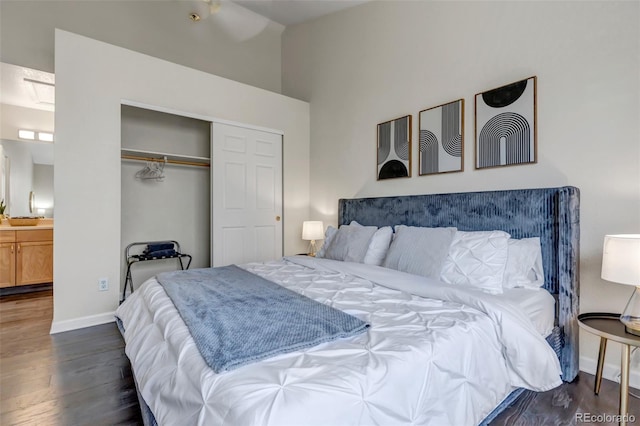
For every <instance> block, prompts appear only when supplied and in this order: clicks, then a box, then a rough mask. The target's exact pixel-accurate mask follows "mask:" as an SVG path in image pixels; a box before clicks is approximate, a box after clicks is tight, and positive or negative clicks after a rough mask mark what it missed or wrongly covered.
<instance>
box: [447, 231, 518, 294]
mask: <svg viewBox="0 0 640 426" xmlns="http://www.w3.org/2000/svg"><path fill="white" fill-rule="evenodd" d="M509 238H510V235H509V234H508V233H506V232H504V231H473V232H465V231H458V232H456V235H455V236H454V238H453V242H452V243H451V248H450V250H449V255H448V256H447V259H446V260H445V262H444V265H443V267H442V274H441V280H442V281H443V282H445V283H448V284H463V285H470V286H473V287H477V288H479V289H481V290H483V291H486V292H488V293H492V294H500V293H502V283H503V280H504V271H505V268H506V265H507V258H508V253H509V250H508V246H509V243H508V241H509Z"/></svg>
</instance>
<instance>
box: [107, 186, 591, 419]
mask: <svg viewBox="0 0 640 426" xmlns="http://www.w3.org/2000/svg"><path fill="white" fill-rule="evenodd" d="M354 221H355V222H357V223H358V224H360V225H362V226H365V227H366V226H374V227H377V228H383V227H387V226H394V225H405V226H407V227H426V228H450V227H455V228H456V229H457V231H462V232H471V231H473V232H479V231H504V232H506V233H508V234H509V235H510V236H511V238H513V239H527V238H532V237H537V238H539V239H540V247H541V261H542V265H543V271H544V272H543V273H544V279H543V281H544V283H543V288H544V290H546V292H545V291H544V290H540V291H538V292H536V291H529V296H530V297H526V298H522V297H521V295H520V293H522V292H519V291H517V289H513V291H511V290H510V291H505V292H504V293H503V294H501V295H494V294H487V293H485V292H484V291H478V290H477V289H466V288H462V289H457V288H454V287H456V286H452V285H447V284H442V283H440V282H438V281H437V280H431V281H429V279H428V278H424V277H418V278H416V276H415V275H413V274H409V273H406V272H398V271H395V270H392V269H389V268H385V267H383V266H372V265H364V264H360V263H354V262H341V261H337V260H331V259H326V258H325V259H313V258H310V257H304V256H294V257H290V258H285V259H282V260H279V261H275V262H266V263H261V264H257V263H252V264H247V265H242V268H243V269H244V270H246V271H249V272H251V273H252V274H255V275H257V276H260V277H264V278H266V279H268V280H269V281H272V282H275V283H277V284H278V285H280V286H283V287H286V288H288V289H290V290H292V291H294V292H296V293H299V294H303V295H305V296H307V297H309V298H311V299H314V300H317V301H319V302H321V303H322V304H324V305H330V306H332V307H335V308H336V309H338V310H340V311H344V312H347V313H349V314H350V315H352V316H355V317H357V318H361V319H362V320H364V321H367V322H368V323H369V325H370V327H369V328H368V330H366V331H365V332H364V333H361V334H358V335H355V336H352V337H349V338H344V339H338V340H334V341H331V342H327V343H322V344H319V345H316V346H313V347H309V348H306V349H302V350H297V351H293V352H288V353H283V354H280V355H277V356H274V357H271V358H267V359H263V360H260V361H257V362H255V363H251V364H248V365H244V366H242V367H239V368H237V369H234V370H231V371H226V372H220V373H215V372H214V371H213V370H212V369H211V368H209V366H208V365H207V364H206V363H205V361H204V360H203V359H202V356H201V355H200V353H199V351H198V348H197V347H196V345H195V343H194V342H193V339H192V338H191V336H190V334H189V329H188V328H187V326H186V325H185V323H184V321H183V320H182V318H181V317H180V315H179V314H177V312H174V311H175V306H174V305H173V303H172V301H171V299H169V298H168V297H167V296H166V293H165V290H164V289H163V288H162V286H160V285H159V284H158V282H157V280H155V279H151V280H149V281H148V282H147V283H145V284H144V285H143V286H141V287H140V288H139V289H138V290H136V292H135V293H133V294H132V296H130V297H129V298H128V299H127V301H126V302H125V303H123V305H121V307H120V308H119V309H118V311H117V313H116V315H117V318H118V324H119V326H120V327H121V331H122V332H123V336H124V338H125V342H126V348H125V351H126V353H127V356H128V357H129V359H130V360H131V364H132V370H133V372H134V376H135V379H136V385H137V387H138V391H139V395H140V397H141V407H142V410H143V417H144V418H145V423H147V424H155V422H156V421H157V423H158V424H176V422H179V423H180V424H230V425H236V424H242V425H244V424H273V425H307V424H309V425H311V424H434V425H442V424H455V425H458V424H470V425H473V424H488V422H489V421H491V420H492V419H493V418H495V416H496V415H497V414H498V413H499V412H500V411H501V410H502V409H504V408H505V407H506V406H508V404H509V403H511V402H512V401H513V400H514V399H515V398H517V396H518V395H519V393H520V392H521V391H522V390H524V389H525V388H528V389H534V390H539V391H543V390H548V389H551V388H553V387H555V386H557V385H559V383H560V374H561V377H562V380H564V381H572V380H573V379H574V378H575V377H576V375H577V372H578V331H577V329H576V317H577V311H578V288H579V285H578V256H579V191H578V189H577V188H574V187H561V188H542V189H525V190H510V191H485V192H473V193H456V194H436V195H416V196H399V197H378V198H360V199H343V200H340V201H339V217H338V224H339V225H350V224H352V223H353V222H354ZM407 229H409V228H407ZM410 229H414V228H410ZM457 231H456V232H457ZM398 235H399V234H397V235H396V237H397V236H398ZM394 243H395V241H394ZM392 245H393V243H392ZM425 280H426V281H425ZM425 283H426V284H428V285H425ZM522 290H526V289H522ZM531 295H534V296H535V297H531ZM550 295H551V296H552V297H551V296H550ZM441 298H442V299H446V300H441ZM534 298H538V299H540V301H534ZM508 299H510V300H508ZM549 299H551V305H549ZM549 306H551V308H549ZM554 306H555V308H554ZM541 307H543V308H541ZM549 310H550V311H551V312H553V314H552V315H551V320H550V322H549V319H548V318H549V315H550V314H548V313H547V314H546V315H545V314H541V312H540V311H547V312H548V311H549ZM536 315H539V316H536ZM523 318H524V319H523ZM534 318H538V319H540V320H539V321H538V320H535V319H534ZM544 318H547V319H546V321H545V319H544ZM525 323H526V324H525ZM534 323H536V324H534ZM540 342H542V344H541V343H540ZM550 354H551V355H550ZM552 358H553V359H552Z"/></svg>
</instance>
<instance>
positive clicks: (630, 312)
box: [620, 287, 640, 336]
mask: <svg viewBox="0 0 640 426" xmlns="http://www.w3.org/2000/svg"><path fill="white" fill-rule="evenodd" d="M620 322H622V323H623V324H624V328H625V330H626V331H627V333H630V334H633V335H635V336H640V287H636V289H635V291H634V292H633V294H632V295H631V298H630V299H629V303H627V306H626V307H625V308H624V311H622V314H621V315H620Z"/></svg>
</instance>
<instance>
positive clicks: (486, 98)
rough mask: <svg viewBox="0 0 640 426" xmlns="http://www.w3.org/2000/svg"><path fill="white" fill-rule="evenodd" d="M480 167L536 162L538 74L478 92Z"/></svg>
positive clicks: (477, 152) (478, 165)
mask: <svg viewBox="0 0 640 426" xmlns="http://www.w3.org/2000/svg"><path fill="white" fill-rule="evenodd" d="M475 101H476V102H475V107H476V115H475V119H476V126H475V127H476V169H483V168H488V167H500V166H509V165H515V164H527V163H535V162H536V161H537V158H536V157H537V152H536V149H537V147H536V137H537V135H536V77H535V76H534V77H530V78H528V79H526V80H521V81H517V82H515V83H511V84H507V85H506V86H502V87H498V88H497V89H493V90H489V91H487V92H484V93H478V94H477V95H476V98H475Z"/></svg>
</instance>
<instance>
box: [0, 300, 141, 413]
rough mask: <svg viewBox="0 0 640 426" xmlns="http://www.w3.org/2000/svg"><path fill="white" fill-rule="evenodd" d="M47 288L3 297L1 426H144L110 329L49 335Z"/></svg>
mask: <svg viewBox="0 0 640 426" xmlns="http://www.w3.org/2000/svg"><path fill="white" fill-rule="evenodd" d="M52 318H53V293H52V291H51V290H49V291H42V292H37V293H31V294H22V295H14V296H3V297H2V298H0V424H2V425H116V424H131V425H136V424H142V420H141V418H140V413H139V406H138V399H137V395H136V392H135V388H134V385H133V378H132V375H131V368H130V365H129V360H128V359H127V357H126V355H125V354H124V343H123V340H122V337H121V336H120V333H119V331H118V329H117V327H116V325H115V324H113V323H112V324H105V325H100V326H96V327H90V328H85V329H81V330H76V331H70V332H66V333H59V334H55V335H49V330H50V328H51V320H52Z"/></svg>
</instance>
